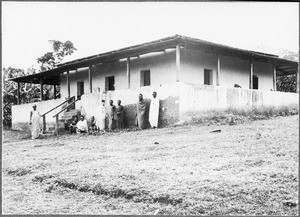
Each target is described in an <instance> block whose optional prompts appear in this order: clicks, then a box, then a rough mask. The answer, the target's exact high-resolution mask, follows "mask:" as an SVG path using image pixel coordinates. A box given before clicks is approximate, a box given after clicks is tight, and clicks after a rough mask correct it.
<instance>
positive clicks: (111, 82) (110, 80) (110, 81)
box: [105, 76, 115, 91]
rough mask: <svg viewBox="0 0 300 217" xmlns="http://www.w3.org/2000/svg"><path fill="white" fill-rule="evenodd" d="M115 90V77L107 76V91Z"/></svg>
mask: <svg viewBox="0 0 300 217" xmlns="http://www.w3.org/2000/svg"><path fill="white" fill-rule="evenodd" d="M108 90H115V77H114V76H111V77H106V78H105V91H108Z"/></svg>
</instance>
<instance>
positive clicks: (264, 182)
mask: <svg viewBox="0 0 300 217" xmlns="http://www.w3.org/2000/svg"><path fill="white" fill-rule="evenodd" d="M215 130H221V131H220V132H218V133H211V132H212V131H215ZM298 131H299V119H298V116H289V117H279V118H274V119H270V120H259V121H254V122H250V123H245V124H238V125H232V126H228V125H222V126H216V125H211V126H200V125H186V126H177V127H173V128H172V127H170V128H164V129H156V130H144V131H134V132H119V133H106V134H102V135H98V136H77V135H63V136H58V137H49V138H48V139H41V140H33V141H32V140H29V139H24V135H19V136H18V135H17V134H16V132H9V131H4V135H3V136H4V141H5V142H4V143H3V147H2V157H3V158H2V159H3V182H2V184H3V207H2V208H3V213H4V214H150V215H153V214H154V213H155V214H159V215H160V214H177V215H298V159H299V155H298V153H299V151H298V142H299V141H298V138H299V137H298ZM10 138H11V139H10Z"/></svg>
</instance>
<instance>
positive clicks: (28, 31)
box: [2, 2, 299, 69]
mask: <svg viewBox="0 0 300 217" xmlns="http://www.w3.org/2000/svg"><path fill="white" fill-rule="evenodd" d="M175 34H179V35H185V36H189V37H193V38H199V39H203V40H207V41H211V42H216V43H221V44H224V45H228V46H232V47H236V48H242V49H247V50H254V51H261V52H265V53H272V54H277V55H278V54H280V50H282V49H286V50H290V51H294V52H296V51H298V50H299V5H298V3H292V2H290V3H283V2H271V3H268V2H256V3H255V2H254V3H253V2H244V3H242V2H2V67H9V66H11V67H14V68H23V69H27V68H29V67H30V66H32V65H33V66H34V67H36V68H37V66H38V65H37V58H38V57H40V56H42V55H43V54H45V53H46V52H49V51H51V45H50V43H49V42H48V41H49V40H60V41H62V42H65V41H66V40H70V41H71V42H73V43H74V46H75V47H76V48H77V51H76V52H75V53H74V54H73V55H72V56H69V57H67V58H65V59H64V62H65V61H70V60H74V59H78V58H82V57H86V56H91V55H95V54H99V53H103V52H108V51H111V50H116V49H120V48H124V47H127V46H132V45H136V44H140V43H145V42H149V41H153V40H157V39H160V38H164V37H168V36H172V35H175Z"/></svg>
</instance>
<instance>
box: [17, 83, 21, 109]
mask: <svg viewBox="0 0 300 217" xmlns="http://www.w3.org/2000/svg"><path fill="white" fill-rule="evenodd" d="M17 93H18V101H17V104H18V105H20V104H21V93H20V82H18V89H17Z"/></svg>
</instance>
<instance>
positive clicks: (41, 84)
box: [40, 78, 44, 101]
mask: <svg viewBox="0 0 300 217" xmlns="http://www.w3.org/2000/svg"><path fill="white" fill-rule="evenodd" d="M40 86H41V101H43V99H44V97H43V95H44V94H43V78H40Z"/></svg>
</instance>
